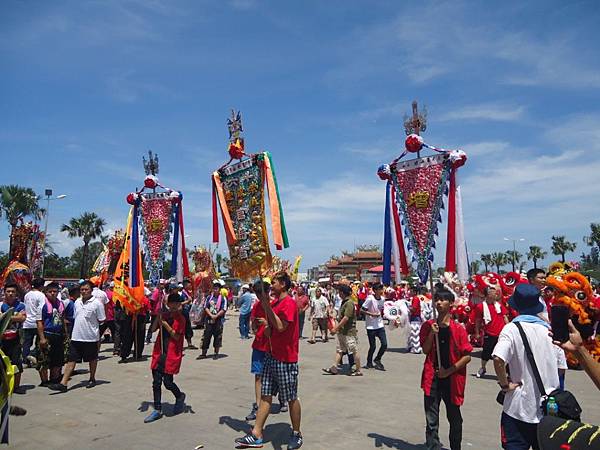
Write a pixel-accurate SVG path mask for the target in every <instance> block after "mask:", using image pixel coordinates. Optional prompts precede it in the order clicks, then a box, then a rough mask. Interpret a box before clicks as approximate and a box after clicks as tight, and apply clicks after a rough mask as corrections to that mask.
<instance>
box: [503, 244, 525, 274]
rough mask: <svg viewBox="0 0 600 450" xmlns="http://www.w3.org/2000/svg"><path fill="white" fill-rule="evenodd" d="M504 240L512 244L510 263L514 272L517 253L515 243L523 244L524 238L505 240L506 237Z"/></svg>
mask: <svg viewBox="0 0 600 450" xmlns="http://www.w3.org/2000/svg"><path fill="white" fill-rule="evenodd" d="M504 240H505V241H512V243H513V253H512V258H511V263H512V271H513V272H514V271H515V264H516V261H515V256H517V255H516V253H517V241H519V242H523V241H524V240H525V238H519V239H513V238H507V237H505V238H504Z"/></svg>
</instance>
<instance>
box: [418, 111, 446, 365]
mask: <svg viewBox="0 0 600 450" xmlns="http://www.w3.org/2000/svg"><path fill="white" fill-rule="evenodd" d="M413 105H414V103H413ZM428 265H429V266H428V268H429V286H430V287H431V303H432V305H431V306H432V307H433V320H434V321H436V322H437V318H438V313H437V309H436V307H435V299H434V295H433V267H432V266H431V261H428ZM435 353H436V356H437V363H438V365H437V366H438V370H439V369H440V368H441V367H442V357H441V356H440V336H439V333H438V334H436V335H435Z"/></svg>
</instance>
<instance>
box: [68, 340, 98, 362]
mask: <svg viewBox="0 0 600 450" xmlns="http://www.w3.org/2000/svg"><path fill="white" fill-rule="evenodd" d="M95 359H98V343H97V342H81V341H71V345H69V362H78V363H79V362H81V361H83V362H90V361H93V360H95Z"/></svg>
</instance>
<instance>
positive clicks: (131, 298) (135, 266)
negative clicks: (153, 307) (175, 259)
mask: <svg viewBox="0 0 600 450" xmlns="http://www.w3.org/2000/svg"><path fill="white" fill-rule="evenodd" d="M136 208H137V206H132V207H131V209H130V210H129V216H128V218H127V228H126V231H125V238H124V241H123V250H122V251H121V256H120V257H119V261H118V263H117V267H116V270H115V274H114V283H115V287H114V289H113V298H112V301H113V302H117V301H118V302H120V303H121V306H122V307H123V308H124V309H125V310H126V311H128V312H129V313H131V314H136V313H137V312H138V311H139V310H140V309H141V308H142V305H143V299H144V277H143V274H142V258H141V254H140V246H139V239H138V238H137V236H136V230H135V228H136V227H135V223H136V221H137V220H136V215H137V211H136Z"/></svg>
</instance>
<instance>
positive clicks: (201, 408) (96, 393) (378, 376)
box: [10, 314, 600, 450]
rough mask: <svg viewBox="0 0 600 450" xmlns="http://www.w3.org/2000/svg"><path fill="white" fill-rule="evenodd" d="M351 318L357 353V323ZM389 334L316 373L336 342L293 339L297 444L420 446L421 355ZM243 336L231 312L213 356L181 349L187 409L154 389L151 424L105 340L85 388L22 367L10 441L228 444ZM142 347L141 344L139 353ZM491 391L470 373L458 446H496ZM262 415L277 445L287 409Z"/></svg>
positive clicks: (141, 377) (138, 373)
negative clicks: (346, 372) (362, 360)
mask: <svg viewBox="0 0 600 450" xmlns="http://www.w3.org/2000/svg"><path fill="white" fill-rule="evenodd" d="M359 326H360V329H361V330H360V332H361V334H360V338H361V340H360V347H361V355H364V354H365V353H366V334H365V332H364V329H363V327H364V323H363V322H360V323H359ZM306 328H308V326H307V327H306ZM200 332H201V331H199V330H197V331H196V338H195V343H198V342H199V333H200ZM388 339H389V343H390V349H389V350H388V353H387V354H386V355H385V357H384V363H385V366H386V368H387V371H386V372H379V371H373V370H371V371H365V372H366V376H364V377H362V378H352V377H347V376H328V375H322V373H321V368H322V367H327V366H329V365H330V364H331V362H332V359H333V356H334V352H335V343H334V342H333V341H330V342H329V343H320V342H319V343H317V344H315V345H309V344H308V343H307V342H306V341H305V340H303V341H302V342H301V347H300V358H301V361H300V397H301V401H302V412H303V418H302V431H303V434H304V436H305V445H304V447H303V448H306V449H328V450H333V449H350V450H355V449H356V450H364V449H370V448H382V449H386V448H392V449H401V450H408V449H420V448H423V447H422V446H421V444H422V443H423V441H424V426H425V421H424V420H425V419H424V414H423V411H422V402H423V395H422V391H421V390H420V388H419V383H420V376H421V367H422V363H423V356H422V355H411V354H404V353H403V345H404V339H402V336H400V335H399V334H398V332H388ZM250 342H251V341H241V340H240V339H239V336H238V333H237V315H233V314H232V315H231V316H230V317H229V320H228V321H227V323H226V326H225V338H224V348H223V353H224V354H223V355H222V358H221V359H219V360H217V361H214V360H212V359H207V360H196V357H197V355H198V354H199V351H198V350H193V351H190V350H187V351H186V355H185V358H184V361H183V367H182V371H181V373H180V374H179V375H178V376H177V377H176V382H177V384H178V385H179V386H180V387H181V389H182V390H183V391H185V392H186V393H187V404H188V407H187V410H186V412H185V413H184V414H181V415H179V416H172V414H171V408H172V406H173V398H172V397H171V394H170V393H168V392H165V391H164V390H163V400H164V401H165V402H167V406H166V407H165V413H166V417H164V418H163V419H161V420H159V421H158V422H155V423H153V424H144V423H143V418H144V417H145V415H146V414H147V413H148V408H149V407H151V406H150V405H151V401H152V393H151V376H150V370H149V362H148V361H140V362H134V363H128V364H125V365H122V364H117V359H118V358H116V357H112V356H111V352H110V351H109V350H108V346H107V345H105V346H103V353H102V355H103V357H102V358H103V360H102V361H100V364H99V370H98V376H97V378H98V380H102V381H101V384H100V385H98V386H97V387H96V388H94V389H91V390H88V389H85V388H83V385H82V384H79V383H82V382H84V381H85V380H86V379H87V375H86V374H82V375H76V376H75V377H74V379H73V380H72V382H71V389H70V390H69V392H67V393H64V394H57V393H53V392H51V391H49V390H48V389H46V388H40V387H37V384H38V383H39V379H38V377H37V373H36V372H34V371H33V370H31V369H29V370H26V371H25V374H24V380H23V384H24V385H26V386H27V387H28V388H30V389H29V390H28V392H27V394H26V395H15V396H14V397H13V399H14V400H13V401H14V403H15V404H18V405H20V406H23V407H25V408H27V409H28V411H29V412H28V414H27V415H26V416H25V417H11V422H10V432H11V446H13V447H15V448H21V449H38V448H44V449H48V448H51V449H58V448H76V449H107V448H111V449H125V448H127V449H166V448H170V449H189V450H191V449H194V447H196V446H197V445H199V444H203V445H204V448H205V449H209V450H210V449H228V448H234V445H233V440H234V439H235V438H236V437H238V436H240V435H242V433H243V432H245V431H246V430H247V429H248V428H249V427H248V425H247V424H246V423H245V422H244V420H243V419H244V417H245V415H246V414H247V413H248V410H249V406H250V404H251V403H252V398H253V379H252V376H251V375H250V373H249V359H250ZM150 351H151V350H150V347H149V346H146V350H145V353H146V354H148V353H149V352H150ZM478 367H479V360H478V359H477V358H474V359H473V361H472V362H471V364H470V366H469V373H473V372H475V370H476V369H477V368H478ZM489 368H490V369H491V365H490V367H489ZM34 385H35V387H34ZM567 386H568V389H570V390H571V391H572V392H574V393H575V395H576V396H577V398H578V400H579V401H580V403H581V405H582V407H583V409H584V419H585V420H586V421H587V422H590V423H600V402H598V397H599V396H598V391H597V390H595V388H594V387H593V385H592V384H591V382H590V381H589V380H588V379H587V377H586V376H585V374H584V373H582V372H573V371H569V372H568V373H567ZM496 393H497V385H496V381H495V379H492V378H491V377H490V379H485V380H477V379H475V378H474V377H469V379H468V381H467V393H466V403H465V405H464V406H463V408H462V412H463V417H464V439H463V446H464V448H467V449H468V448H472V449H474V450H475V449H476V450H480V449H494V448H499V445H498V442H499V431H498V428H499V427H498V423H499V417H500V407H499V405H497V404H496V403H495V401H494V399H495V396H496ZM442 409H443V408H442ZM443 414H444V413H443V411H442V415H443ZM441 422H442V426H441V430H440V431H441V436H442V437H443V438H445V437H446V436H447V433H448V428H447V425H446V422H445V421H444V419H442V421H441ZM267 423H268V425H267V429H266V439H267V440H268V441H269V442H268V443H267V444H266V445H265V448H267V449H268V448H273V449H281V448H284V449H285V447H286V443H287V438H288V436H289V433H290V430H291V428H290V426H289V416H288V415H287V413H286V414H273V415H271V417H270V418H269V420H268V422H267ZM446 442H447V440H446Z"/></svg>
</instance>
